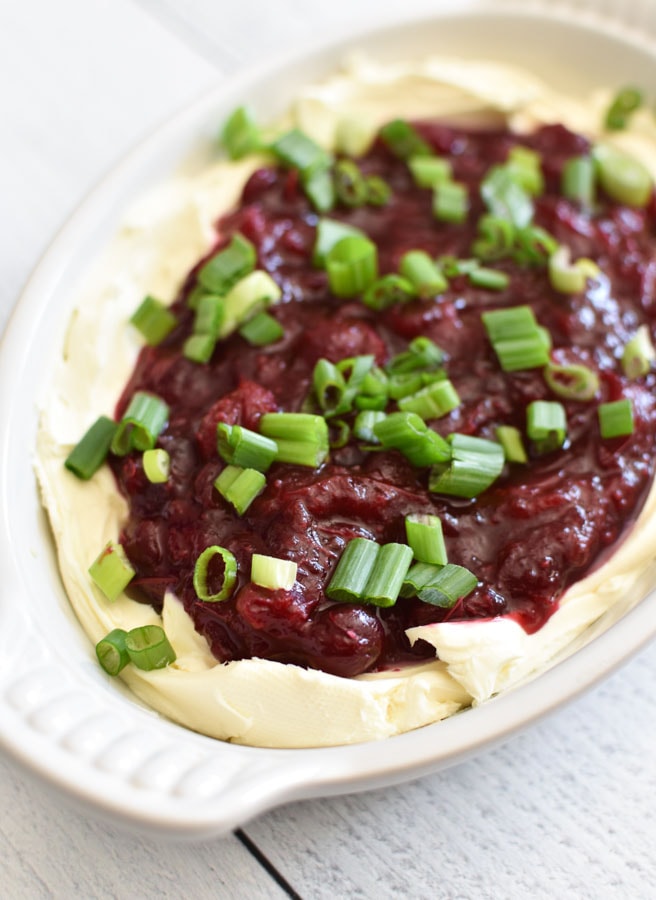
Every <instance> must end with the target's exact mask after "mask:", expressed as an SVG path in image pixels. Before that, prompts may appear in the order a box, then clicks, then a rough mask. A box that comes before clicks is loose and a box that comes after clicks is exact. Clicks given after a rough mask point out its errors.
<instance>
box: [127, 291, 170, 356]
mask: <svg viewBox="0 0 656 900" xmlns="http://www.w3.org/2000/svg"><path fill="white" fill-rule="evenodd" d="M130 322H131V324H132V325H134V327H135V328H136V329H137V330H138V331H140V332H141V334H142V335H143V337H144V340H145V341H146V343H147V344H149V345H150V346H151V347H156V346H157V345H158V344H161V342H162V341H163V340H164V338H165V337H168V335H169V334H170V333H171V332H172V331H173V329H174V328H175V326H176V325H177V324H178V320H177V319H176V317H175V316H174V315H173V313H172V312H171V311H170V310H169V309H168V308H167V307H166V306H165V305H164V303H162V301H161V300H157V299H156V298H155V297H151V296H150V295H148V296H147V297H144V299H143V301H142V302H141V304H140V305H139V307H138V308H137V309H136V310H135V311H134V313H133V314H132V316H131V317H130Z"/></svg>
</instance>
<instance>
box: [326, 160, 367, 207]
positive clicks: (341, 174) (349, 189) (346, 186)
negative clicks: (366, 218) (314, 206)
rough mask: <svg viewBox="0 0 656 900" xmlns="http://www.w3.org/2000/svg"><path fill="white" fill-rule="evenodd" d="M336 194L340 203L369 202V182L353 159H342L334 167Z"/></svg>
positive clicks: (349, 204)
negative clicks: (367, 182)
mask: <svg viewBox="0 0 656 900" xmlns="http://www.w3.org/2000/svg"><path fill="white" fill-rule="evenodd" d="M333 180H334V183H335V194H336V195H337V199H338V200H339V202H340V203H343V204H344V206H348V207H358V206H364V205H365V203H366V202H367V184H366V181H365V178H364V175H363V174H362V172H361V171H360V168H359V166H358V164H357V163H355V162H353V160H352V159H340V160H339V161H338V162H336V163H335V167H334V169H333Z"/></svg>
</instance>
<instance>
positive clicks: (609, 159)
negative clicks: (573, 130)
mask: <svg viewBox="0 0 656 900" xmlns="http://www.w3.org/2000/svg"><path fill="white" fill-rule="evenodd" d="M592 156H593V159H594V162H595V165H596V168H597V176H598V178H599V183H600V185H601V186H602V188H603V189H604V191H605V192H606V193H607V194H608V196H609V197H610V198H611V200H615V201H616V202H617V203H625V204H626V205H627V206H638V207H641V206H646V205H647V203H648V201H649V198H650V197H651V193H652V186H653V181H652V177H651V175H650V174H649V171H648V169H647V168H646V167H645V166H644V165H643V164H642V163H641V162H639V161H638V160H637V159H634V158H633V157H631V156H627V155H626V154H624V153H622V152H621V151H620V150H618V149H617V148H616V147H610V146H608V145H607V144H597V145H596V146H595V147H593V150H592Z"/></svg>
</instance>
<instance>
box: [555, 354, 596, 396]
mask: <svg viewBox="0 0 656 900" xmlns="http://www.w3.org/2000/svg"><path fill="white" fill-rule="evenodd" d="M542 374H543V375H544V380H545V381H546V382H547V384H548V385H549V388H550V389H551V390H552V391H553V392H554V394H557V395H558V396H559V397H562V398H563V399H564V400H592V398H593V397H594V395H595V394H596V393H597V391H598V390H599V376H598V375H597V373H596V372H595V371H594V370H593V369H589V368H588V367H587V366H584V365H582V364H572V365H569V366H559V365H556V363H552V362H550V363H549V364H548V365H547V366H546V367H545V369H544V371H543V373H542Z"/></svg>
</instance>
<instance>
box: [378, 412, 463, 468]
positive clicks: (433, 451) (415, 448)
mask: <svg viewBox="0 0 656 900" xmlns="http://www.w3.org/2000/svg"><path fill="white" fill-rule="evenodd" d="M374 435H375V436H376V437H377V438H378V440H379V441H380V443H381V444H382V445H383V447H385V448H386V449H387V448H389V449H393V450H398V451H399V452H401V453H402V454H403V455H404V456H405V457H406V458H407V459H409V460H410V462H411V463H412V464H413V466H417V467H420V468H421V467H423V466H431V465H434V464H435V463H440V462H445V461H446V460H448V459H449V458H450V456H451V449H450V447H449V444H448V443H447V441H445V440H444V438H443V437H441V436H440V435H439V434H437V432H435V431H433V430H432V429H431V428H429V427H428V426H427V425H426V423H425V422H424V420H423V419H422V418H421V417H420V416H418V415H417V414H416V413H413V412H396V413H390V414H389V415H388V416H386V417H385V418H384V419H381V421H379V422H377V423H376V424H375V425H374Z"/></svg>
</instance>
